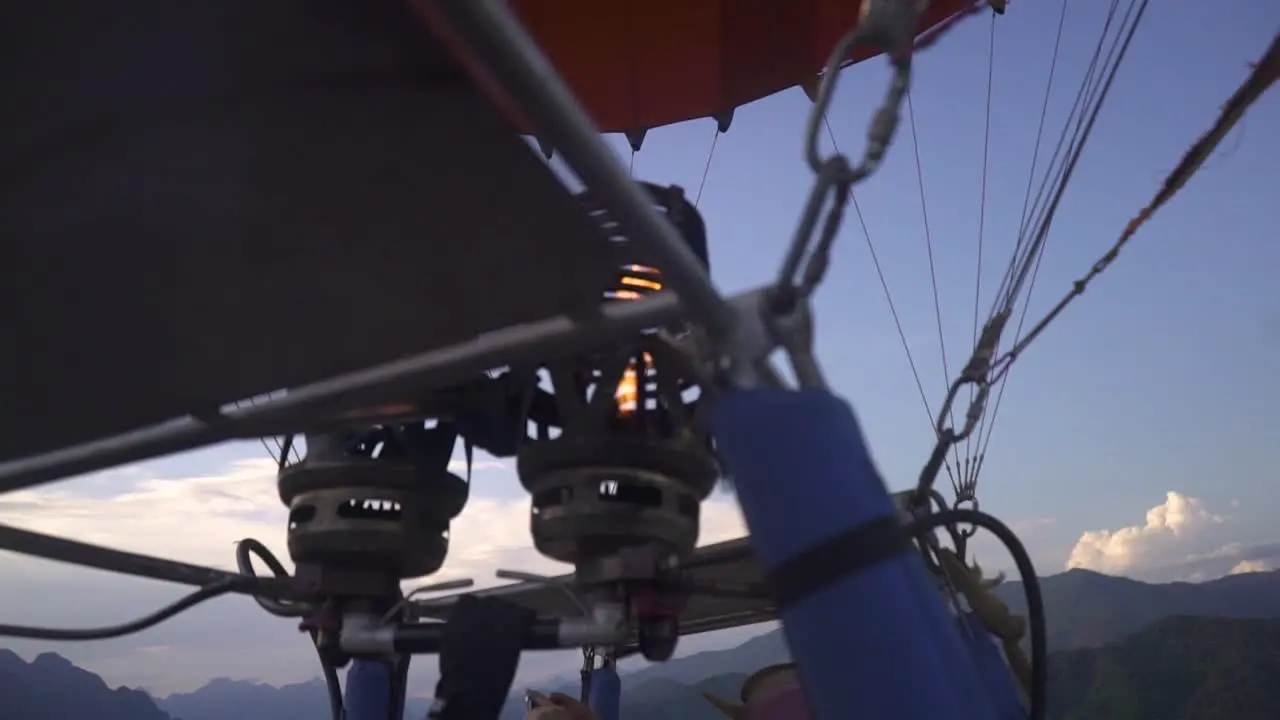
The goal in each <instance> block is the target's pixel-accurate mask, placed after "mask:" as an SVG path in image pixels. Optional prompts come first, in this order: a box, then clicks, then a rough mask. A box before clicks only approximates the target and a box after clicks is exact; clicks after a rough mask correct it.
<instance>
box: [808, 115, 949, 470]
mask: <svg viewBox="0 0 1280 720" xmlns="http://www.w3.org/2000/svg"><path fill="white" fill-rule="evenodd" d="M822 122H823V124H824V125H825V126H826V128H827V138H828V139H829V140H830V141H831V147H832V149H833V150H835V151H836V152H837V153H838V152H840V145H839V143H838V142H836V135H835V132H834V131H833V130H832V129H831V121H830V120H828V119H827V118H826V117H825V116H824V117H823V118H822ZM849 201H850V202H851V203H852V204H853V211H854V214H855V215H857V217H858V227H860V228H861V229H862V237H863V239H864V240H866V242H867V251H868V252H869V253H870V254H871V264H872V266H873V267H874V268H875V271H876V277H877V278H879V280H880V289H881V290H883V291H884V299H885V302H886V303H888V305H889V315H890V316H891V317H892V318H893V326H894V328H895V329H896V330H897V331H898V340H899V341H900V342H901V343H902V350H903V352H905V353H906V354H907V365H908V367H910V368H911V377H912V379H914V380H915V383H916V390H917V391H918V392H919V393H920V402H921V403H923V404H924V412H925V416H926V417H927V418H928V419H929V425H930V426H932V425H933V408H932V407H931V406H930V405H929V394H928V393H926V392H925V390H924V383H923V382H922V381H921V380H920V370H919V368H918V367H917V366H916V360H915V356H914V355H913V354H912V353H911V343H909V342H907V333H906V331H904V330H903V329H902V318H901V317H900V316H899V315H898V308H897V306H896V305H895V304H894V302H893V293H892V292H890V291H889V281H888V280H886V279H885V276H884V269H883V268H882V267H881V265H880V256H879V254H877V253H876V245H875V242H874V241H873V240H872V239H871V232H870V231H869V230H867V221H866V218H865V217H863V215H862V207H861V206H860V205H859V204H858V196H857V195H856V194H854V192H853V190H852V189H850V191H849ZM943 467H944V469H945V470H946V473H947V477H948V478H950V479H951V481H952V484H953V485H954V484H955V478H956V475H955V470H953V469H952V467H951V461H950V460H945V459H944V461H943Z"/></svg>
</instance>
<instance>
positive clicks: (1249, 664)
mask: <svg viewBox="0 0 1280 720" xmlns="http://www.w3.org/2000/svg"><path fill="white" fill-rule="evenodd" d="M1049 710H1050V712H1049V716H1050V720H1093V719H1094V718H1106V719H1107V720H1129V719H1130V718H1132V719H1133V720H1145V719H1146V718H1151V719H1152V720H1156V719H1158V720H1254V719H1255V718H1256V719H1257V720H1269V719H1270V718H1280V620H1275V619H1266V620H1258V619H1252V620H1241V619H1235V618H1205V617H1170V618H1165V619H1163V620H1160V621H1159V622H1157V623H1156V624H1154V625H1152V626H1151V627H1148V628H1146V629H1145V630H1142V631H1140V632H1138V633H1136V634H1134V635H1131V636H1129V637H1127V638H1125V639H1123V640H1121V641H1119V642H1117V643H1113V644H1111V645H1108V646H1106V647H1103V648H1098V649H1087V650H1068V651H1064V652H1060V653H1055V654H1054V655H1052V656H1051V657H1050V660H1049Z"/></svg>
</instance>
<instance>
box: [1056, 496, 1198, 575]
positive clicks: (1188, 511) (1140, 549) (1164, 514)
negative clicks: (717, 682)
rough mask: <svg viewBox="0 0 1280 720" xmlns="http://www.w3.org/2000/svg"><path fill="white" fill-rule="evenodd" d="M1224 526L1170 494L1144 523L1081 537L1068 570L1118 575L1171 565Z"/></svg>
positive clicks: (1195, 505) (1193, 501)
mask: <svg viewBox="0 0 1280 720" xmlns="http://www.w3.org/2000/svg"><path fill="white" fill-rule="evenodd" d="M1222 522H1223V518H1222V517H1221V516H1219V515H1215V514H1213V513H1211V512H1209V510H1208V509H1207V508H1205V507H1204V504H1203V503H1202V502H1201V501H1200V500H1198V499H1196V498H1192V497H1188V496H1186V495H1183V494H1182V493H1179V492H1174V491H1169V492H1168V493H1166V494H1165V499H1164V502H1162V503H1161V504H1159V505H1156V506H1155V507H1153V508H1151V509H1150V510H1148V511H1147V514H1146V520H1145V522H1143V523H1140V524H1135V525H1131V526H1129V527H1123V528H1120V529H1118V530H1091V531H1089V532H1086V533H1084V534H1082V535H1081V536H1080V539H1079V540H1077V541H1076V544H1075V547H1074V548H1072V550H1071V554H1070V556H1069V557H1068V559H1067V568H1068V569H1070V568H1085V569H1088V570H1096V571H1098V572H1104V573H1109V574H1114V575H1125V574H1131V573H1133V572H1134V571H1135V570H1140V569H1145V568H1151V567H1155V566H1160V565H1167V564H1169V563H1171V562H1174V561H1176V560H1179V559H1182V558H1186V557H1187V556H1188V555H1189V554H1190V550H1191V549H1193V548H1194V543H1196V542H1198V541H1202V538H1201V537H1200V536H1201V534H1202V533H1204V531H1205V530H1207V529H1208V528H1211V527H1213V526H1215V525H1218V524H1220V523H1222Z"/></svg>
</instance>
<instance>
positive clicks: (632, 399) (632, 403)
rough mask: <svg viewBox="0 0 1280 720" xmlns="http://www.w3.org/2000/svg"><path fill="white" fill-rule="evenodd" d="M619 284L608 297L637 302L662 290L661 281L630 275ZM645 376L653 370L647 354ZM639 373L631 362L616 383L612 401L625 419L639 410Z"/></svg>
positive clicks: (633, 268) (640, 268) (640, 269)
mask: <svg viewBox="0 0 1280 720" xmlns="http://www.w3.org/2000/svg"><path fill="white" fill-rule="evenodd" d="M623 270H626V271H630V272H634V273H645V274H648V275H654V276H656V275H658V274H659V273H658V270H657V269H655V268H651V267H648V266H645V265H626V266H624V267H623ZM621 284H622V285H623V286H625V287H624V288H622V289H618V290H614V291H613V292H612V293H611V294H610V295H611V297H612V298H613V299H615V300H639V299H641V298H643V297H644V296H645V295H648V294H649V293H654V292H657V291H659V290H661V289H662V281H660V280H654V279H649V278H641V277H634V276H631V275H624V276H622V281H621ZM626 288H638V290H630V289H626ZM644 365H645V371H646V372H645V374H646V375H647V374H648V370H650V369H652V368H653V358H651V357H650V356H649V353H645V354H644ZM639 384H640V373H639V372H638V370H637V368H636V363H635V361H634V360H633V361H632V362H631V364H630V365H628V366H627V369H626V371H625V372H624V373H623V374H622V381H621V382H619V383H618V390H617V392H615V393H614V395H613V397H614V400H615V401H616V402H617V404H618V414H619V415H621V416H623V417H626V416H627V415H632V414H634V413H635V412H636V411H637V410H639V402H640V385H639Z"/></svg>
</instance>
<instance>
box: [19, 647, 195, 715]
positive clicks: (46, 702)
mask: <svg viewBox="0 0 1280 720" xmlns="http://www.w3.org/2000/svg"><path fill="white" fill-rule="evenodd" d="M0 718H4V720H90V719H91V720H173V719H172V718H170V716H169V715H168V714H167V713H165V712H164V711H163V710H161V709H160V708H159V707H157V706H156V704H155V702H154V701H153V700H152V699H151V696H149V695H147V694H146V693H145V692H142V691H141V690H131V689H129V688H115V689H112V688H110V687H108V686H107V683H106V682H104V681H103V680H102V678H100V677H98V676H97V675H94V674H93V673H91V672H89V671H88V670H83V669H81V668H78V667H76V666H75V665H72V664H71V661H70V660H67V659H66V658H64V657H62V656H61V655H55V654H53V653H45V654H43V655H40V656H39V657H37V658H36V659H35V660H33V661H32V662H30V663H28V662H27V661H25V660H23V659H22V658H20V657H18V656H17V654H15V653H13V652H10V651H9V650H4V649H0ZM184 720H185V719H184Z"/></svg>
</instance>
